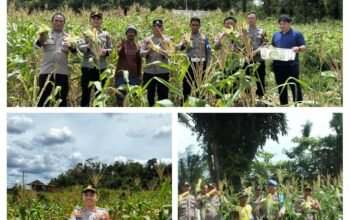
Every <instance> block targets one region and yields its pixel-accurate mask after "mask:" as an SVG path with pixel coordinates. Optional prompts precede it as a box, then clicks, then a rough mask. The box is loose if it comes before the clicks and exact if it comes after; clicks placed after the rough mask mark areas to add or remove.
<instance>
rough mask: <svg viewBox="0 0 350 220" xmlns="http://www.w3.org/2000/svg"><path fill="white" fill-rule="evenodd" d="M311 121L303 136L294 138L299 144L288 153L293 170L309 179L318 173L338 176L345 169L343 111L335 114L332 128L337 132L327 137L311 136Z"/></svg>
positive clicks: (306, 125)
mask: <svg viewBox="0 0 350 220" xmlns="http://www.w3.org/2000/svg"><path fill="white" fill-rule="evenodd" d="M311 128H312V123H311V122H306V123H305V124H304V125H303V129H302V131H301V133H302V136H301V137H295V138H293V142H294V143H296V144H298V145H297V146H295V147H294V148H292V149H291V150H289V151H287V152H286V155H287V156H288V157H289V158H290V159H291V162H292V163H291V167H292V169H293V172H295V173H298V174H299V175H302V176H304V177H306V178H308V179H314V178H316V176H317V175H328V174H330V175H332V176H338V175H339V174H340V172H342V169H343V118H342V114H341V113H335V114H333V118H332V120H331V121H330V128H332V129H333V130H334V131H335V134H329V135H328V136H326V137H317V138H316V137H310V133H311Z"/></svg>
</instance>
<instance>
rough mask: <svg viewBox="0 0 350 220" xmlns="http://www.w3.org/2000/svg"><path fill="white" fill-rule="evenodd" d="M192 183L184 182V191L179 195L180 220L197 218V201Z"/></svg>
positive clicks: (194, 219)
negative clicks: (192, 191) (193, 193)
mask: <svg viewBox="0 0 350 220" xmlns="http://www.w3.org/2000/svg"><path fill="white" fill-rule="evenodd" d="M190 191H191V185H190V183H189V182H187V181H186V182H184V184H183V185H182V193H181V195H179V209H178V210H179V213H178V215H179V220H197V219H198V216H197V211H196V207H197V202H196V198H195V197H194V195H192V194H191V192H190Z"/></svg>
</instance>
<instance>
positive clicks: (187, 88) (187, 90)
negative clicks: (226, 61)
mask: <svg viewBox="0 0 350 220" xmlns="http://www.w3.org/2000/svg"><path fill="white" fill-rule="evenodd" d="M193 67H194V68H193ZM200 67H202V71H205V69H206V68H207V62H191V64H190V66H189V67H188V69H187V73H186V75H185V77H184V79H183V81H182V88H183V96H184V102H185V101H186V100H187V98H188V96H189V95H190V94H191V92H192V88H191V84H193V83H195V86H196V87H197V83H196V80H195V79H196V77H195V75H194V73H195V71H196V70H197V69H198V68H200ZM188 81H189V82H188ZM196 96H197V95H196Z"/></svg>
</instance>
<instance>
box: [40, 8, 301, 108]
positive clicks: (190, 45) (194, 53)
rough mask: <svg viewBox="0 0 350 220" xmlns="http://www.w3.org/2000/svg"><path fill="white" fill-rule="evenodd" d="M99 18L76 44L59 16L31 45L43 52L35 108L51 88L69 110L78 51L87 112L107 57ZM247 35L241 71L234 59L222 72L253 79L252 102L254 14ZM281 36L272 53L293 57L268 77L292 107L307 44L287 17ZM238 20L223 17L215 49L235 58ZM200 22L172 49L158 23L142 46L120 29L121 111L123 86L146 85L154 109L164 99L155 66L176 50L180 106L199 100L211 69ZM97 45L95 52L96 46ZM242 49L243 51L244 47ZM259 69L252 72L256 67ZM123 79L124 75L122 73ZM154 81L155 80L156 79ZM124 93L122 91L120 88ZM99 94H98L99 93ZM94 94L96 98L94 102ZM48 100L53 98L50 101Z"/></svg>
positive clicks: (258, 35)
mask: <svg viewBox="0 0 350 220" xmlns="http://www.w3.org/2000/svg"><path fill="white" fill-rule="evenodd" d="M102 21H103V15H102V13H101V12H91V14H90V23H91V29H90V30H89V31H90V33H93V34H86V33H84V37H83V38H82V39H79V41H78V42H77V43H73V42H71V41H69V40H68V39H69V37H70V35H69V34H68V33H65V32H64V31H63V29H64V25H65V22H66V19H65V17H64V15H63V14H62V13H55V14H54V15H53V16H52V19H51V23H52V30H51V31H50V33H49V34H48V35H46V34H44V33H40V36H39V38H38V39H37V40H36V41H35V46H36V47H42V48H43V58H42V64H41V68H40V74H39V87H40V92H39V101H38V104H37V106H49V105H50V101H49V98H50V97H51V96H50V95H51V94H52V91H53V89H54V88H55V87H57V86H60V90H59V91H58V92H56V97H55V98H56V99H60V100H61V102H60V104H59V106H63V107H64V106H68V101H67V96H68V92H69V77H68V76H69V74H68V54H69V53H77V51H80V52H81V53H82V54H83V61H82V67H81V72H82V77H81V88H82V95H81V103H80V104H81V106H83V107H86V106H91V91H92V89H93V88H95V89H96V85H95V82H100V84H99V85H100V87H104V85H105V84H106V79H107V77H106V75H104V74H103V72H104V71H105V70H106V69H107V62H106V57H107V56H109V55H110V54H111V52H112V47H113V45H112V41H111V36H110V34H109V33H108V32H106V31H103V29H102V23H103V22H102ZM247 23H248V26H247V27H246V30H245V31H246V32H247V34H248V36H249V41H250V42H251V43H250V45H251V54H250V55H249V56H250V58H249V59H246V60H245V62H244V64H243V66H242V64H240V62H239V60H238V57H237V56H235V55H233V56H232V59H233V61H232V62H233V65H232V68H231V70H228V71H227V70H225V74H226V75H232V74H234V73H235V72H236V71H238V70H239V69H240V68H243V69H244V70H245V74H246V75H250V76H252V75H254V76H255V77H256V79H257V80H256V97H257V98H258V99H263V97H264V95H265V76H266V70H265V61H264V60H263V59H262V58H261V55H260V53H259V51H260V49H261V48H263V47H265V46H266V45H267V44H268V39H267V35H266V32H265V31H264V29H262V28H261V27H258V26H257V24H256V23H257V15H256V13H255V12H250V13H248V14H247ZM278 23H279V27H280V29H281V31H279V32H276V33H275V34H274V35H273V37H272V42H271V44H272V46H274V47H277V48H288V49H291V50H292V51H293V52H295V53H296V58H295V59H294V60H290V61H278V60H275V61H273V72H274V74H275V79H276V83H277V85H278V92H279V99H280V104H281V105H286V104H288V86H284V84H285V83H286V82H288V85H289V87H290V88H291V91H292V95H293V101H294V102H301V101H302V93H301V86H300V83H299V82H298V79H299V58H298V53H299V52H303V51H305V50H306V46H305V45H306V43H305V40H304V37H303V35H302V34H301V33H300V32H299V31H297V30H295V29H292V28H291V24H292V19H291V18H290V17H289V16H288V15H282V16H280V17H279V19H278ZM236 26H237V19H236V18H235V17H227V18H225V19H224V27H225V28H226V31H225V30H224V31H223V32H222V33H218V34H217V36H216V38H215V43H214V49H215V50H221V49H222V45H223V44H225V45H227V44H226V43H228V44H229V45H230V48H231V49H232V53H233V54H235V53H236V52H237V51H238V50H241V48H240V47H242V42H239V40H232V39H230V38H228V37H227V36H226V35H227V30H231V31H234V30H236V28H237V27H236ZM200 27H201V20H200V18H198V17H192V18H191V19H190V28H191V33H190V34H186V35H184V36H183V37H182V39H181V42H180V43H179V44H177V45H174V43H173V42H172V41H171V40H170V38H169V37H167V36H166V35H164V24H163V20H162V19H155V20H153V22H152V32H153V33H152V35H151V36H149V37H147V38H146V39H144V40H143V42H142V43H141V44H138V43H137V42H135V38H136V36H137V34H138V30H137V28H136V27H135V26H133V25H128V26H127V27H126V28H125V35H126V39H124V40H121V41H119V42H117V44H116V45H115V49H116V52H117V53H118V57H119V58H118V61H117V64H116V71H115V88H116V90H115V91H116V92H115V94H116V100H117V102H116V103H117V106H120V107H122V106H124V99H125V96H126V94H127V93H126V91H127V90H126V89H125V85H126V84H128V85H145V86H146V89H147V100H148V104H149V106H154V105H155V103H156V98H157V99H158V100H164V99H168V94H169V89H168V87H167V86H166V85H165V84H166V83H169V77H170V76H169V75H170V73H169V69H168V68H166V67H165V66H164V65H159V63H165V64H167V63H168V62H169V56H170V54H171V53H172V52H174V51H175V50H178V51H181V50H186V55H187V57H188V60H189V62H190V65H189V67H188V70H187V72H186V74H185V77H184V78H183V82H182V91H183V100H181V102H182V103H184V102H185V101H186V100H187V99H188V97H189V96H197V97H198V96H199V94H198V93H197V92H196V91H197V90H196V88H197V87H199V86H200V85H198V84H199V81H200V80H202V78H203V77H206V76H205V74H204V73H205V71H206V69H207V68H208V66H209V65H210V63H211V59H212V58H211V50H212V48H211V45H210V43H209V39H208V36H207V35H205V34H204V33H203V32H201V31H200ZM96 41H97V42H98V45H99V46H96ZM243 47H245V46H243ZM143 58H144V59H145V60H146V66H144V67H143V68H142V59H143ZM252 64H258V67H257V68H256V67H255V65H252ZM126 72H127V73H128V74H125V73H126ZM156 77H157V78H156ZM123 87H124V89H121V88H123ZM100 90H101V89H100ZM98 95H99V93H98V92H97V93H95V96H98ZM51 98H52V97H51Z"/></svg>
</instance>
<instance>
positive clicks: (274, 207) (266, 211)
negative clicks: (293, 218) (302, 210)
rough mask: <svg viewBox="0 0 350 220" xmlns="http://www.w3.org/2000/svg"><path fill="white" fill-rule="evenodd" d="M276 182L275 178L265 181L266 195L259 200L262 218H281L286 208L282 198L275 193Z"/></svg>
mask: <svg viewBox="0 0 350 220" xmlns="http://www.w3.org/2000/svg"><path fill="white" fill-rule="evenodd" d="M277 186H278V183H277V182H276V180H273V179H269V180H268V181H267V193H266V197H265V198H263V199H261V200H260V207H259V208H260V209H261V210H262V213H263V214H262V216H263V218H262V219H263V220H277V219H282V217H283V215H284V213H285V211H286V208H285V206H284V198H283V197H282V196H280V195H278V193H277Z"/></svg>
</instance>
